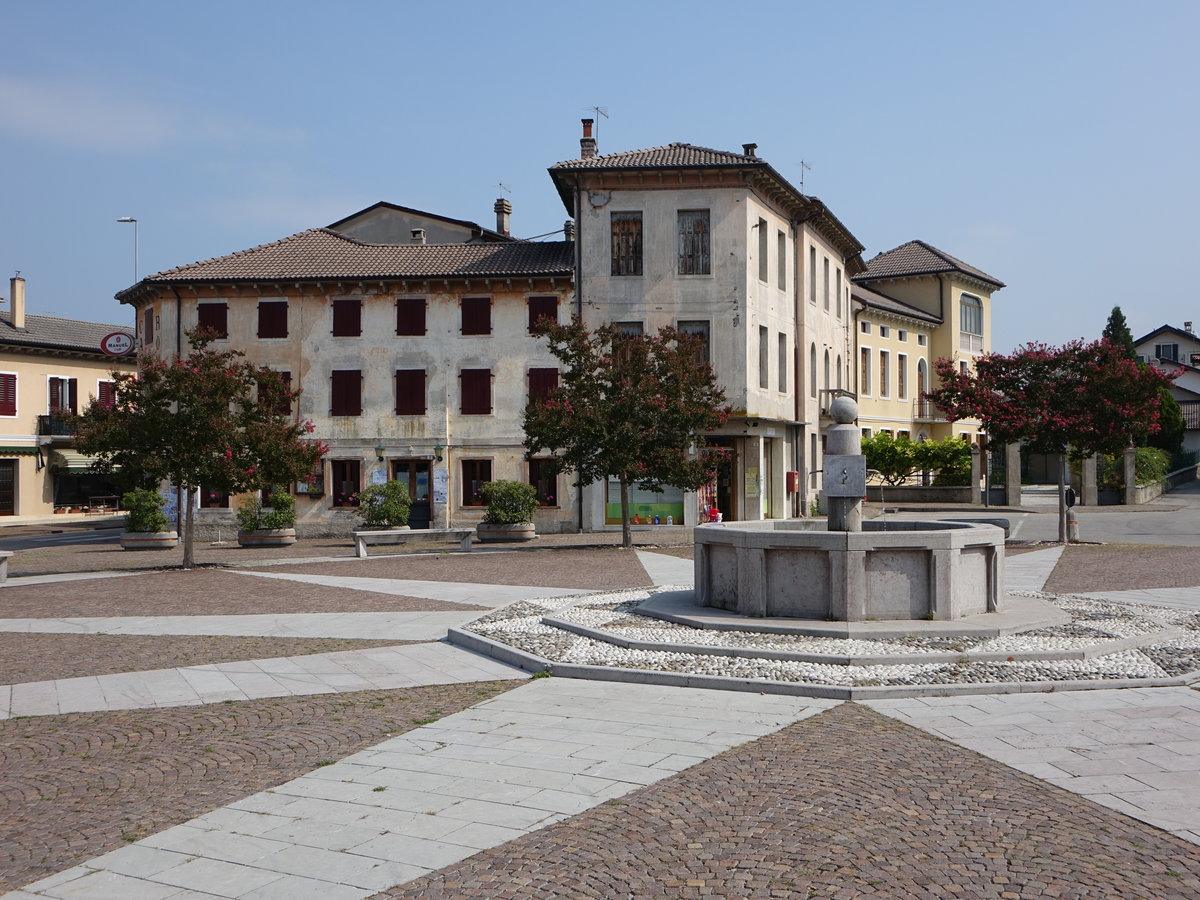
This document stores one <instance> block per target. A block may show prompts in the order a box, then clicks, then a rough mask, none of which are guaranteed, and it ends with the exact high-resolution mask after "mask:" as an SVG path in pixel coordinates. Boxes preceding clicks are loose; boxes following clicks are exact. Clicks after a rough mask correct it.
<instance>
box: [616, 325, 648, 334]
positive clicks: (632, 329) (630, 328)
mask: <svg viewBox="0 0 1200 900" xmlns="http://www.w3.org/2000/svg"><path fill="white" fill-rule="evenodd" d="M612 325H613V328H615V329H616V332H617V334H619V335H620V336H621V337H641V336H642V333H643V332H644V330H645V329H644V328H643V327H642V323H641V322H613V323H612Z"/></svg>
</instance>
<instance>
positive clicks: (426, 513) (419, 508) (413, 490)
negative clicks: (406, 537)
mask: <svg viewBox="0 0 1200 900" xmlns="http://www.w3.org/2000/svg"><path fill="white" fill-rule="evenodd" d="M392 480H393V481H399V482H400V483H401V484H404V485H407V486H408V498H409V499H410V500H412V509H411V510H410V511H409V513H408V524H409V527H411V528H428V527H429V523H430V521H431V519H432V515H433V510H432V508H431V507H430V504H429V460H427V459H393V460H392Z"/></svg>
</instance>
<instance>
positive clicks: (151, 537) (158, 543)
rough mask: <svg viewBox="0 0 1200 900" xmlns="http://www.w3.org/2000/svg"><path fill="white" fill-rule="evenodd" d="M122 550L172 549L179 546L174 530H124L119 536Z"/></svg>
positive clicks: (177, 536)
mask: <svg viewBox="0 0 1200 900" xmlns="http://www.w3.org/2000/svg"><path fill="white" fill-rule="evenodd" d="M120 543H121V549H122V550H173V549H175V548H176V547H178V546H179V535H178V534H176V533H175V532H174V531H124V532H122V533H121V537H120Z"/></svg>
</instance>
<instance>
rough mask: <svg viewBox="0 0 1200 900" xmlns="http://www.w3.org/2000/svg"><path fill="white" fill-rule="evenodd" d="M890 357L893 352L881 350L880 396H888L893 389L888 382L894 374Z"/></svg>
mask: <svg viewBox="0 0 1200 900" xmlns="http://www.w3.org/2000/svg"><path fill="white" fill-rule="evenodd" d="M890 357H891V354H890V353H888V352H887V351H886V350H880V351H879V396H880V397H887V396H888V395H890V394H891V390H890V387H891V385H890V384H888V381H889V379H890V378H891V375H892V371H891V369H890V368H889V367H890V365H891V359H890Z"/></svg>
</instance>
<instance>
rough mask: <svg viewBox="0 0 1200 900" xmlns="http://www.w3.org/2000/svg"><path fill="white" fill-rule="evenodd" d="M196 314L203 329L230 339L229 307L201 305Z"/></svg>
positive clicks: (218, 304)
mask: <svg viewBox="0 0 1200 900" xmlns="http://www.w3.org/2000/svg"><path fill="white" fill-rule="evenodd" d="M196 314H197V316H198V319H199V325H200V327H201V328H208V329H211V330H212V331H215V332H216V333H217V334H218V335H219V336H220V337H223V338H227V337H229V306H228V305H227V304H225V303H200V304H198V305H197V306H196Z"/></svg>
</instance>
